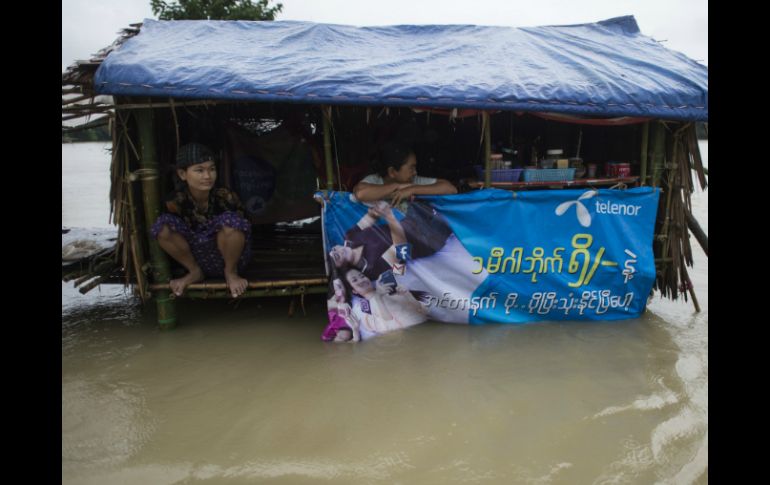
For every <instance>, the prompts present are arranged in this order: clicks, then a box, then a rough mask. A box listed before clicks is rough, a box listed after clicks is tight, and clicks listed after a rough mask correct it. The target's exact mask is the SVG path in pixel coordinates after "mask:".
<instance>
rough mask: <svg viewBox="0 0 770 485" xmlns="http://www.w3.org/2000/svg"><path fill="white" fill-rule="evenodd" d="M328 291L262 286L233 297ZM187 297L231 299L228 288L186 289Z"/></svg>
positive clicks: (313, 288) (238, 299)
mask: <svg viewBox="0 0 770 485" xmlns="http://www.w3.org/2000/svg"><path fill="white" fill-rule="evenodd" d="M328 291H329V288H328V287H327V286H325V285H324V286H309V287H304V286H299V287H294V288H281V289H278V288H264V289H255V290H246V291H244V292H243V293H242V294H241V296H239V297H237V298H235V299H234V300H236V301H242V300H243V299H246V298H260V297H274V296H293V295H309V294H325V293H326V292H328ZM184 296H185V297H187V298H200V299H203V300H206V299H213V298H219V299H230V300H233V297H232V295H231V294H230V291H229V290H210V291H206V290H188V291H185V294H184Z"/></svg>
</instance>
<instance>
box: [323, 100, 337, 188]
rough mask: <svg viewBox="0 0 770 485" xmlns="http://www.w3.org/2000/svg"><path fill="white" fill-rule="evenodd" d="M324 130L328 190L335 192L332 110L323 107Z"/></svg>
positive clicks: (328, 107)
mask: <svg viewBox="0 0 770 485" xmlns="http://www.w3.org/2000/svg"><path fill="white" fill-rule="evenodd" d="M321 112H322V113H323V130H324V159H325V160H326V190H334V165H333V161H332V142H331V130H332V108H331V106H322V107H321Z"/></svg>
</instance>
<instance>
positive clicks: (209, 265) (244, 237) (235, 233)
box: [150, 143, 251, 298]
mask: <svg viewBox="0 0 770 485" xmlns="http://www.w3.org/2000/svg"><path fill="white" fill-rule="evenodd" d="M216 162H217V160H216V157H215V156H214V153H213V152H212V151H211V149H209V148H208V147H206V146H204V145H201V144H200V143H188V144H186V145H183V146H182V147H180V148H179V150H178V152H177V156H176V167H175V168H176V180H175V185H176V190H175V192H174V193H172V194H171V195H170V196H169V197H168V198H167V199H166V201H165V205H164V213H162V214H161V215H160V216H159V217H158V218H157V219H156V221H155V222H154V223H153V225H152V227H151V229H150V231H151V233H152V236H153V237H154V238H155V239H157V241H158V244H159V245H160V247H161V248H162V249H163V250H164V251H165V252H166V253H168V255H169V256H171V257H172V258H173V259H174V260H175V261H177V262H178V263H179V264H181V265H182V266H184V268H185V269H186V270H187V274H185V275H184V276H183V277H181V278H176V279H172V280H171V281H169V286H170V288H171V291H172V292H173V294H174V295H176V296H181V295H182V294H183V293H184V291H185V289H186V288H187V286H188V285H190V284H192V283H196V282H198V281H202V280H203V279H204V278H205V277H208V278H222V277H224V279H225V282H226V284H227V288H228V290H229V291H230V295H231V296H232V297H233V298H236V297H238V296H240V295H241V294H243V292H244V291H246V288H247V287H248V281H247V280H246V279H245V278H243V277H241V276H240V273H241V272H243V270H244V269H245V267H246V264H247V263H248V261H249V259H250V244H249V241H250V239H251V224H250V223H249V221H248V220H247V219H246V218H245V216H244V211H243V206H242V205H241V202H240V200H239V198H238V196H237V195H236V194H235V193H234V192H232V191H230V190H228V189H226V188H223V187H216V181H217V166H216Z"/></svg>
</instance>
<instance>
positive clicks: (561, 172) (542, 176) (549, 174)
mask: <svg viewBox="0 0 770 485" xmlns="http://www.w3.org/2000/svg"><path fill="white" fill-rule="evenodd" d="M523 180H524V181H525V182H564V181H570V180H575V169H574V168H537V169H534V168H528V169H525V170H524V178H523Z"/></svg>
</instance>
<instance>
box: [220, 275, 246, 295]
mask: <svg viewBox="0 0 770 485" xmlns="http://www.w3.org/2000/svg"><path fill="white" fill-rule="evenodd" d="M225 281H226V282H227V287H228V288H229V289H230V295H232V297H233V298H238V297H239V296H241V295H242V294H243V292H244V291H246V288H247V287H248V286H249V282H248V280H246V279H245V278H241V277H240V276H238V273H225Z"/></svg>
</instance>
